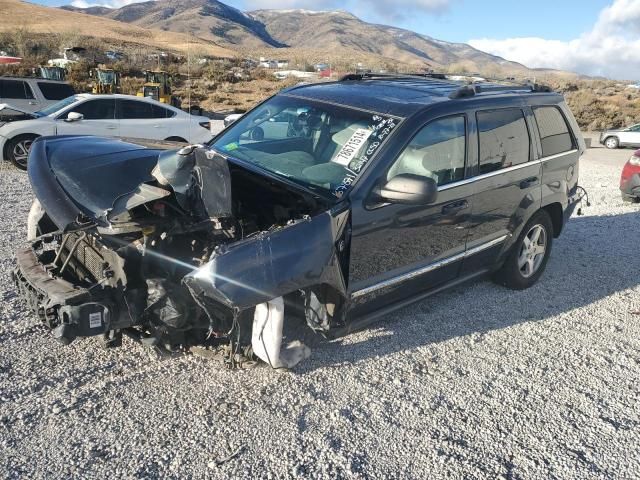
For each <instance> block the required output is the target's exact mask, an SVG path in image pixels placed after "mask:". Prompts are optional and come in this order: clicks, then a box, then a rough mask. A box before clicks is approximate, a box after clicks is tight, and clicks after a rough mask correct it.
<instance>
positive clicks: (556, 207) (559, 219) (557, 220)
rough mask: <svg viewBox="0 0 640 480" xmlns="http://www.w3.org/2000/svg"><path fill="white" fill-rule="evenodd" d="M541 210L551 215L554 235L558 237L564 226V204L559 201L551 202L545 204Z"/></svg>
mask: <svg viewBox="0 0 640 480" xmlns="http://www.w3.org/2000/svg"><path fill="white" fill-rule="evenodd" d="M540 210H544V211H545V212H547V213H548V214H549V216H550V217H551V224H552V225H553V237H554V238H558V237H559V236H560V233H561V232H562V229H563V227H564V213H563V210H562V205H561V204H560V203H559V202H554V203H550V204H548V205H545V206H543V207H542V208H541V209H540Z"/></svg>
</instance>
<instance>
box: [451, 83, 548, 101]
mask: <svg viewBox="0 0 640 480" xmlns="http://www.w3.org/2000/svg"><path fill="white" fill-rule="evenodd" d="M552 91H553V90H552V89H551V87H549V86H547V85H540V84H538V83H530V82H527V83H514V84H512V85H497V84H492V83H471V84H469V85H463V86H462V87H460V88H458V89H457V90H455V91H453V92H451V94H450V95H449V98H451V99H456V98H468V97H473V96H475V95H478V94H481V93H493V92H536V93H538V92H545V93H549V92H552Z"/></svg>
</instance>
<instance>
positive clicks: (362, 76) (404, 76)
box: [340, 72, 448, 82]
mask: <svg viewBox="0 0 640 480" xmlns="http://www.w3.org/2000/svg"><path fill="white" fill-rule="evenodd" d="M447 75H448V74H447V73H373V72H358V73H348V74H347V75H345V76H344V77H342V78H341V79H340V81H341V82H346V81H350V80H351V81H353V80H375V79H377V78H378V79H385V80H394V79H397V80H417V79H434V80H447Z"/></svg>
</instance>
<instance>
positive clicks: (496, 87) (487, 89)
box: [339, 72, 552, 99]
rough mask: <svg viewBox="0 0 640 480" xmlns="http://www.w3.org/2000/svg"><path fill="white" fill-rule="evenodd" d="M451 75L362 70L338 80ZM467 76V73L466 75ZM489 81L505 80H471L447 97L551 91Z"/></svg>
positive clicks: (444, 77)
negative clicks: (485, 81)
mask: <svg viewBox="0 0 640 480" xmlns="http://www.w3.org/2000/svg"><path fill="white" fill-rule="evenodd" d="M451 75H456V74H448V73H436V72H431V73H373V72H362V73H349V74H347V75H345V76H343V77H342V78H341V79H340V80H339V81H341V82H346V81H361V80H376V79H379V80H424V81H430V80H431V81H437V80H449V81H451V82H452V83H453V80H450V79H449V77H450V76H451ZM467 76H468V75H467ZM490 82H505V80H493V79H487V83H484V82H477V83H476V82H473V83H468V84H466V85H461V86H460V87H459V88H457V89H456V90H454V91H453V92H452V93H451V94H450V95H449V98H452V99H455V98H468V97H472V96H474V95H478V94H481V93H491V92H513V91H524V92H551V91H552V90H551V88H550V87H548V86H546V85H540V84H538V83H532V82H525V83H516V82H513V81H511V80H508V81H506V82H508V83H503V84H499V83H490Z"/></svg>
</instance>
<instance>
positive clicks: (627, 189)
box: [620, 150, 640, 202]
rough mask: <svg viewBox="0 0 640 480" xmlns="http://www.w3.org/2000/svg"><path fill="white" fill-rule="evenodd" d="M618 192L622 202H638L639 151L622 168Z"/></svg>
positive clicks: (639, 186) (639, 192)
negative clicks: (620, 194)
mask: <svg viewBox="0 0 640 480" xmlns="http://www.w3.org/2000/svg"><path fill="white" fill-rule="evenodd" d="M620 191H621V192H622V199H623V200H624V201H626V202H640V150H636V151H635V152H634V153H633V155H631V158H630V159H629V160H628V161H627V163H625V164H624V167H623V168H622V175H620Z"/></svg>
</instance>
